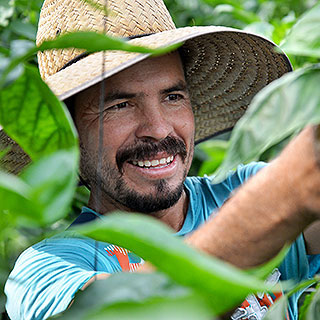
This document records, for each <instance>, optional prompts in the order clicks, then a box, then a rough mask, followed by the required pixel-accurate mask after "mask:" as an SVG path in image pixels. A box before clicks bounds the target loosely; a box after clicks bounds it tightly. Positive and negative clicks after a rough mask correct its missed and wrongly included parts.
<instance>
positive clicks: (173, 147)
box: [116, 136, 187, 172]
mask: <svg viewBox="0 0 320 320" xmlns="http://www.w3.org/2000/svg"><path fill="white" fill-rule="evenodd" d="M159 152H166V153H167V154H168V155H170V156H174V155H176V154H179V155H180V156H181V158H182V161H183V162H184V161H185V159H186V157H187V147H186V145H185V143H184V142H183V141H182V140H181V139H178V138H175V137H172V136H168V137H166V138H164V139H163V140H161V141H157V142H155V141H153V140H151V139H143V140H141V141H139V142H138V143H136V144H135V145H133V146H129V147H127V148H125V149H123V150H119V151H118V152H117V154H116V163H117V166H118V169H119V171H120V172H122V167H123V164H124V163H125V162H126V161H128V160H130V161H139V160H140V161H142V160H145V159H150V158H152V157H154V156H155V155H156V154H157V153H159Z"/></svg>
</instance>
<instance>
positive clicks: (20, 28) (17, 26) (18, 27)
mask: <svg viewBox="0 0 320 320" xmlns="http://www.w3.org/2000/svg"><path fill="white" fill-rule="evenodd" d="M10 29H11V30H12V31H13V32H15V33H16V34H17V35H20V36H23V37H26V38H27V39H30V40H35V39H36V33H37V29H36V27H35V26H34V25H32V24H31V23H26V22H23V21H20V20H14V21H12V23H11V24H10Z"/></svg>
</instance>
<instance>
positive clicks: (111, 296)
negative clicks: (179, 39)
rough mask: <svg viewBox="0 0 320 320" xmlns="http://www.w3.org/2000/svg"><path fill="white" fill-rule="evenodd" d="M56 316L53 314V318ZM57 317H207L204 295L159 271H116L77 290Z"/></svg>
mask: <svg viewBox="0 0 320 320" xmlns="http://www.w3.org/2000/svg"><path fill="white" fill-rule="evenodd" d="M54 318H56V317H54ZM57 318H58V319H60V318H61V319H65V320H68V319H79V320H82V319H83V320H84V319H88V320H89V319H90V320H92V319H95V320H97V319H139V320H140V319H153V320H155V319H159V320H162V319H181V320H185V319H190V320H193V319H208V320H209V319H210V320H213V315H212V311H211V310H210V307H209V306H208V303H207V301H206V300H205V298H204V297H203V296H201V295H199V294H197V293H195V292H193V291H191V290H190V289H188V288H184V287H180V286H178V285H176V284H174V283H173V282H172V281H170V280H169V279H168V278H167V277H166V276H165V275H163V274H159V273H153V274H139V273H118V274H114V275H112V276H111V277H109V278H108V279H106V280H99V281H95V282H94V283H93V284H91V285H90V286H89V287H88V288H86V290H85V291H83V292H81V291H80V292H78V293H77V295H76V297H75V302H74V304H73V305H72V307H71V309H70V310H68V311H66V312H65V313H63V314H62V315H61V316H58V317H57Z"/></svg>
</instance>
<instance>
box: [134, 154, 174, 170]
mask: <svg viewBox="0 0 320 320" xmlns="http://www.w3.org/2000/svg"><path fill="white" fill-rule="evenodd" d="M173 159H174V156H169V157H166V158H161V159H148V160H139V161H135V160H134V161H129V162H130V163H131V164H133V165H134V166H137V167H140V168H163V167H165V166H168V165H169V164H170V163H171V162H172V161H173Z"/></svg>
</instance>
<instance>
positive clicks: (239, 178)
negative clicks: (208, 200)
mask: <svg viewBox="0 0 320 320" xmlns="http://www.w3.org/2000/svg"><path fill="white" fill-rule="evenodd" d="M265 166H267V163H265V162H251V163H249V164H246V165H239V166H238V167H237V168H236V170H234V171H230V173H229V174H228V175H227V177H226V178H225V179H224V180H223V181H221V182H219V183H216V182H215V176H214V175H212V176H204V177H188V178H187V179H186V181H185V186H186V188H187V190H188V191H189V192H190V193H195V194H197V195H200V194H204V195H207V196H210V195H211V196H212V195H213V196H214V197H217V196H218V197H219V196H221V197H222V198H225V197H229V194H230V192H232V191H233V190H234V189H236V188H238V187H239V186H240V185H241V184H243V183H244V182H245V181H247V180H248V179H249V178H250V177H251V176H253V175H255V174H256V173H257V172H258V171H259V170H261V169H262V168H264V167H265Z"/></svg>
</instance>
